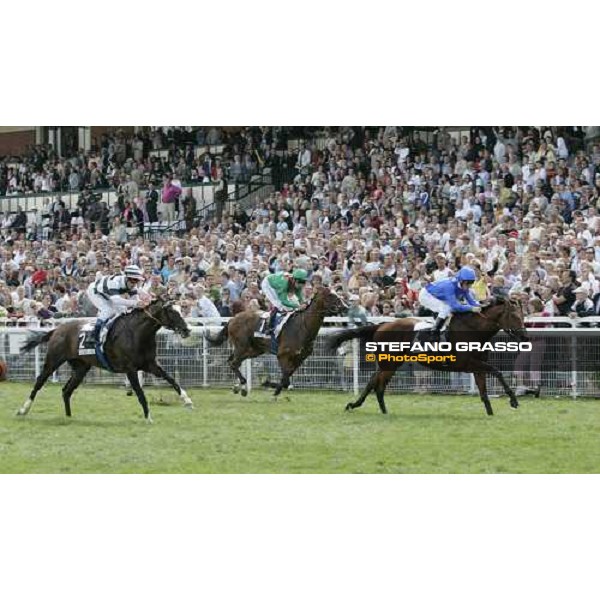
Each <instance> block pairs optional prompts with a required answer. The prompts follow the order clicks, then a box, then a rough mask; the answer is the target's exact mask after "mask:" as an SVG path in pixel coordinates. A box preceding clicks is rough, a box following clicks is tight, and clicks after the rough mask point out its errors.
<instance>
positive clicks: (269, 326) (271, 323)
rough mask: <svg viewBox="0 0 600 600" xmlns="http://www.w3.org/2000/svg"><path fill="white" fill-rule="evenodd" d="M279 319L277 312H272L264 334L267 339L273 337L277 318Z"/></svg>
mask: <svg viewBox="0 0 600 600" xmlns="http://www.w3.org/2000/svg"><path fill="white" fill-rule="evenodd" d="M276 317H277V311H276V310H272V311H271V314H270V315H269V318H268V319H266V320H265V323H266V326H265V330H264V332H263V333H264V334H265V336H266V337H269V338H270V337H271V336H272V335H273V330H274V329H275V318H276Z"/></svg>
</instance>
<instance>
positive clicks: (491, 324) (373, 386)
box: [330, 298, 527, 415]
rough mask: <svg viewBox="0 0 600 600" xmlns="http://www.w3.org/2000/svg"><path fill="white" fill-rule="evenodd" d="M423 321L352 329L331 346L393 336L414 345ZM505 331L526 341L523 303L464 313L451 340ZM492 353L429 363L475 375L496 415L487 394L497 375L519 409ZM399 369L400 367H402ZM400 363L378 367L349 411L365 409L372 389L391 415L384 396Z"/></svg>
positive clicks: (502, 301) (488, 409)
mask: <svg viewBox="0 0 600 600" xmlns="http://www.w3.org/2000/svg"><path fill="white" fill-rule="evenodd" d="M418 322H419V321H418V320H417V319H412V318H406V319H398V320H396V321H393V322H391V323H383V324H382V325H367V326H366V327H359V328H357V329H350V330H347V331H344V332H342V333H339V334H337V335H335V336H334V337H333V339H332V340H331V343H330V346H331V348H332V349H335V348H337V347H339V346H340V345H341V344H342V343H343V342H345V341H346V340H351V339H354V338H360V339H361V340H364V341H368V342H371V341H374V342H378V341H389V340H390V339H391V338H390V334H393V336H394V337H393V339H394V340H395V341H398V342H411V341H412V340H413V338H414V335H415V330H414V327H415V325H416V324H417V323H418ZM501 329H503V330H504V331H506V332H507V333H508V334H509V335H510V336H511V337H514V338H515V339H518V340H525V339H527V338H526V331H525V327H524V324H523V312H522V310H521V306H520V304H518V303H516V302H513V301H510V300H505V299H503V298H498V299H495V300H494V301H493V302H492V303H491V304H489V305H488V306H486V307H485V308H483V310H482V311H481V313H479V314H477V313H461V314H458V315H455V316H454V317H452V320H451V322H450V326H449V328H448V341H449V342H451V343H454V342H456V341H461V338H462V340H464V337H465V335H467V336H468V339H469V341H472V342H480V343H482V344H483V343H485V342H488V341H489V340H491V339H492V338H493V337H494V335H496V334H497V333H498V332H499V331H500V330H501ZM488 354H489V352H461V353H459V354H457V360H456V362H453V363H449V364H448V365H442V364H440V363H431V364H429V363H427V364H426V365H425V364H424V366H427V367H428V368H429V369H433V370H437V371H446V372H449V371H450V372H451V371H454V372H462V373H473V375H474V377H475V383H476V384H477V388H478V389H479V395H480V397H481V401H482V402H483V404H484V406H485V411H486V413H487V414H488V415H493V414H494V412H493V411H492V405H491V404H490V399H489V396H488V393H487V384H486V374H487V373H489V374H491V375H494V376H495V377H496V378H497V379H498V381H500V383H501V384H502V387H503V388H504V391H505V392H506V393H507V394H508V396H509V398H510V406H511V407H512V408H518V406H519V403H518V401H517V397H516V396H515V393H514V392H513V390H512V389H511V388H510V387H509V385H508V383H507V382H506V379H505V378H504V376H503V375H502V373H501V372H500V371H499V370H498V369H496V368H495V367H493V366H492V365H490V364H489V363H488V362H487V359H488ZM398 366H399V365H398ZM398 366H397V363H396V364H393V365H390V366H388V367H386V370H382V369H381V365H379V366H378V369H377V371H376V372H375V373H374V374H373V376H372V377H371V379H370V381H369V383H368V384H367V386H366V387H365V389H364V390H363V391H362V393H361V394H360V396H359V398H358V400H356V402H350V403H348V404H347V405H346V410H352V409H354V408H358V407H359V406H362V404H363V402H364V401H365V399H366V398H367V396H368V395H369V394H370V392H371V391H372V390H375V394H376V395H377V402H378V403H379V408H380V410H381V412H382V413H387V409H386V406H385V400H384V393H385V388H386V387H387V384H388V382H389V380H390V379H391V378H392V377H393V375H394V373H395V372H396V370H397V368H398Z"/></svg>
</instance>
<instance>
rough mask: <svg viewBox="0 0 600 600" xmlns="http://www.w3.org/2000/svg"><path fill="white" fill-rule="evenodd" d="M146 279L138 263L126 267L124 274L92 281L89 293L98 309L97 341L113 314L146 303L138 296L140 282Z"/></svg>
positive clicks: (88, 289) (95, 332)
mask: <svg viewBox="0 0 600 600" xmlns="http://www.w3.org/2000/svg"><path fill="white" fill-rule="evenodd" d="M144 279H145V278H144V273H143V271H142V270H141V269H140V268H139V267H138V266H137V265H129V266H127V267H125V269H124V272H123V275H108V276H103V277H99V278H98V279H96V281H94V282H92V283H90V285H89V286H88V288H87V295H88V298H89V299H90V301H91V303H92V304H93V305H94V306H95V307H96V308H97V309H98V315H97V319H96V326H95V328H94V336H95V338H96V340H97V341H99V334H100V330H101V329H102V326H103V325H104V324H105V323H106V322H107V321H108V320H109V319H110V318H111V317H112V316H114V315H116V314H118V313H122V312H125V311H126V310H127V309H128V308H134V307H136V306H144V305H145V301H144V300H143V299H142V298H140V296H138V289H137V285H138V283H139V282H140V281H144ZM123 294H129V296H132V297H131V298H123ZM142 296H144V294H143V295H142Z"/></svg>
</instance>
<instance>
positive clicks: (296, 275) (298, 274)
mask: <svg viewBox="0 0 600 600" xmlns="http://www.w3.org/2000/svg"><path fill="white" fill-rule="evenodd" d="M292 278H293V279H295V280H296V281H304V282H306V280H307V279H308V273H307V272H306V271H305V270H304V269H294V272H293V273H292Z"/></svg>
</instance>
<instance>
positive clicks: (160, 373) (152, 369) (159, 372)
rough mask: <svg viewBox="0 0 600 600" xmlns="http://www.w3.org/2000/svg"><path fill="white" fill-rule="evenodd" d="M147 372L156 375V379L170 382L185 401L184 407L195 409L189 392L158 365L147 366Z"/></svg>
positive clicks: (154, 363)
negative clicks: (159, 378)
mask: <svg viewBox="0 0 600 600" xmlns="http://www.w3.org/2000/svg"><path fill="white" fill-rule="evenodd" d="M146 371H147V372H148V373H152V375H155V376H156V377H161V378H162V379H164V380H165V381H166V382H168V383H169V384H170V385H171V387H172V388H173V389H174V390H175V391H176V392H177V394H178V395H179V397H180V398H181V400H182V401H183V405H184V406H185V407H186V408H194V403H193V402H192V399H191V398H190V397H189V396H188V395H187V392H186V391H185V390H184V389H183V388H182V387H181V386H180V385H179V384H178V383H177V382H176V381H175V379H173V377H171V376H170V375H169V374H168V373H167V372H166V371H165V370H164V369H163V368H162V367H161V366H160V365H159V364H158V363H156V362H153V363H151V364H150V365H148V366H147V368H146Z"/></svg>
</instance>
